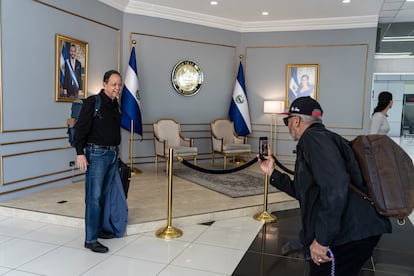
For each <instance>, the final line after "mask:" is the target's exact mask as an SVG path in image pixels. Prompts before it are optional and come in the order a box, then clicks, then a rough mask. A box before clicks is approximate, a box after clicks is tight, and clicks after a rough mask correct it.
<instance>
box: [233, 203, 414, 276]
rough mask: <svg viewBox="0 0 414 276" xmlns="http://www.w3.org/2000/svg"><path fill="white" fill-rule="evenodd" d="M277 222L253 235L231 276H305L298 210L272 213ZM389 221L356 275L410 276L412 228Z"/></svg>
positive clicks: (413, 266)
mask: <svg viewBox="0 0 414 276" xmlns="http://www.w3.org/2000/svg"><path fill="white" fill-rule="evenodd" d="M275 214H276V215H277V217H278V220H277V221H276V222H275V223H271V224H267V225H264V226H263V227H262V229H261V230H260V231H259V233H258V234H257V236H256V238H255V239H254V241H253V242H252V244H251V245H250V247H249V249H248V250H247V252H246V253H245V255H244V256H243V258H242V260H241V261H240V264H239V265H238V266H237V268H236V269H235V271H234V272H233V274H232V275H233V276H257V275H261V276H271V275H289V276H296V275H297V276H303V275H307V273H308V266H307V262H306V261H305V260H304V258H303V254H302V246H301V244H300V243H299V240H298V229H299V228H300V216H299V210H298V209H295V210H289V211H283V212H276V213H275ZM391 221H392V222H393V233H392V234H385V235H383V236H382V238H381V240H380V242H379V244H378V246H377V247H376V249H375V250H374V254H373V258H372V261H368V262H367V263H366V264H365V265H364V267H363V269H362V271H361V272H360V274H359V275H360V276H391V275H400V276H402V275H405V276H408V275H411V276H412V275H414V263H413V260H414V250H413V248H414V226H413V224H412V223H411V222H410V220H407V222H406V224H405V225H404V226H400V225H397V224H396V223H395V220H391Z"/></svg>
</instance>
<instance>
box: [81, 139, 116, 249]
mask: <svg viewBox="0 0 414 276" xmlns="http://www.w3.org/2000/svg"><path fill="white" fill-rule="evenodd" d="M85 154H86V159H87V160H88V169H87V170H86V175H85V205H86V207H85V232H86V238H85V242H87V243H92V242H95V241H96V240H97V239H98V230H99V229H100V226H101V217H102V213H103V206H104V202H105V198H106V197H107V195H108V193H109V191H110V186H111V183H112V180H113V177H114V175H115V172H116V171H117V170H118V162H117V161H118V150H108V149H102V148H96V147H89V146H88V147H86V149H85Z"/></svg>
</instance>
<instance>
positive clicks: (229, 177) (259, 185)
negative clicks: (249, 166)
mask: <svg viewBox="0 0 414 276" xmlns="http://www.w3.org/2000/svg"><path fill="white" fill-rule="evenodd" d="M173 175H174V176H177V177H180V178H183V179H186V180H188V181H191V182H193V183H196V184H198V185H200V186H203V187H205V188H208V189H210V190H213V191H216V192H219V193H222V194H224V195H226V196H229V197H233V198H236V197H244V196H252V195H259V194H263V193H264V186H263V185H264V177H265V176H264V174H261V173H257V172H252V171H248V170H242V171H238V172H234V173H228V174H210V173H202V172H198V171H196V170H192V169H187V168H184V169H175V170H174V171H173ZM268 191H269V193H274V192H278V191H279V190H277V189H276V188H275V187H273V186H271V185H269V190H268Z"/></svg>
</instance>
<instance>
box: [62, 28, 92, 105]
mask: <svg viewBox="0 0 414 276" xmlns="http://www.w3.org/2000/svg"><path fill="white" fill-rule="evenodd" d="M55 71H56V72H55V75H56V78H55V83H56V85H55V100H56V101H57V102H73V101H76V100H78V99H85V98H86V97H87V96H88V95H87V91H88V89H87V87H88V43H87V42H85V41H81V40H77V39H74V38H71V37H67V36H63V35H59V34H56V70H55Z"/></svg>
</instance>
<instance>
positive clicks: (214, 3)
mask: <svg viewBox="0 0 414 276" xmlns="http://www.w3.org/2000/svg"><path fill="white" fill-rule="evenodd" d="M210 5H212V6H217V5H218V2H217V1H210Z"/></svg>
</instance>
